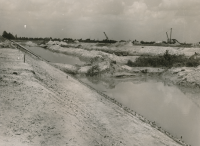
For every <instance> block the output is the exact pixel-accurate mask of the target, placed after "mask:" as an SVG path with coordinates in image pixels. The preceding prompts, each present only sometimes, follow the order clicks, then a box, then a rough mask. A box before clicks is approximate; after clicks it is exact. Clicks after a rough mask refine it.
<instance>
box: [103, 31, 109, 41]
mask: <svg viewBox="0 0 200 146" xmlns="http://www.w3.org/2000/svg"><path fill="white" fill-rule="evenodd" d="M103 33H104V35H105V36H106V40H109V39H108V36H107V35H106V33H105V32H103Z"/></svg>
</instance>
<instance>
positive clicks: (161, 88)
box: [80, 78, 200, 146]
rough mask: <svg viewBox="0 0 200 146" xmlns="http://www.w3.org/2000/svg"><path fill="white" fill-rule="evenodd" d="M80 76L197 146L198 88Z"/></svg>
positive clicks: (199, 124) (199, 142) (199, 122)
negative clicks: (185, 89) (193, 90)
mask: <svg viewBox="0 0 200 146" xmlns="http://www.w3.org/2000/svg"><path fill="white" fill-rule="evenodd" d="M80 79H81V80H82V81H83V82H85V83H87V84H89V85H90V86H92V87H93V88H95V89H97V90H100V91H102V92H103V93H105V94H107V95H108V96H110V97H112V98H115V99H116V100H117V101H118V102H120V103H122V104H123V105H125V106H126V107H129V108H130V109H132V110H134V111H135V112H137V113H139V114H141V115H143V116H144V117H146V118H147V119H149V120H151V121H155V122H156V124H157V125H158V126H161V127H162V128H163V129H165V130H166V131H168V132H170V133H171V134H172V135H173V136H176V137H179V138H180V137H181V136H182V137H183V140H184V141H185V142H186V143H188V144H191V145H192V146H200V107H199V106H198V104H195V101H193V100H192V99H197V100H199V101H200V92H199V93H183V92H182V91H181V90H180V89H179V88H178V87H176V86H174V85H167V84H165V83H163V82H161V81H155V80H148V79H147V80H145V81H143V82H135V81H134V79H133V80H131V79H130V80H127V79H125V80H124V81H123V79H122V80H121V81H120V82H118V83H117V84H106V83H105V82H102V81H98V82H95V83H94V82H93V81H92V82H91V79H90V80H89V79H87V78H80ZM199 103H200V102H199Z"/></svg>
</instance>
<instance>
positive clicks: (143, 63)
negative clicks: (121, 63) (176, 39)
mask: <svg viewBox="0 0 200 146" xmlns="http://www.w3.org/2000/svg"><path fill="white" fill-rule="evenodd" d="M199 64H200V59H193V58H187V57H186V56H185V55H171V54H169V52H168V50H167V51H166V52H165V53H164V54H163V55H162V56H140V57H139V58H137V59H136V61H135V62H132V61H130V60H129V61H128V63H127V65H128V66H131V67H183V66H186V67H196V66H198V65H199Z"/></svg>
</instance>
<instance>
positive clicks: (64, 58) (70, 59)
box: [26, 46, 84, 65]
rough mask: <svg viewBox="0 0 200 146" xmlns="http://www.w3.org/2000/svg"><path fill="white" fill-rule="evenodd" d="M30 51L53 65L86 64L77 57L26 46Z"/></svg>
mask: <svg viewBox="0 0 200 146" xmlns="http://www.w3.org/2000/svg"><path fill="white" fill-rule="evenodd" d="M26 48H27V49H28V50H30V51H31V52H33V53H35V54H37V55H39V56H41V57H42V58H44V59H45V60H48V61H50V62H53V63H67V64H71V65H75V64H78V65H81V64H84V62H83V61H81V60H80V59H79V58H78V57H75V56H70V55H65V54H61V53H55V52H52V51H49V50H47V49H44V48H41V47H28V46H26Z"/></svg>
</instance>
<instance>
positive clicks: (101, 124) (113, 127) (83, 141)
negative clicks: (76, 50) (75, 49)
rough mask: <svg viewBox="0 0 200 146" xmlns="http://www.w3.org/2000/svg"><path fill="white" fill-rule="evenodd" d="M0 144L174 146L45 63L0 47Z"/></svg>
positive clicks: (164, 136)
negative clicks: (24, 57) (24, 58)
mask: <svg viewBox="0 0 200 146" xmlns="http://www.w3.org/2000/svg"><path fill="white" fill-rule="evenodd" d="M0 145H1V146H39V145H41V146H65V145H67V146H78V145H80V146H83V145H84V146H94V145H105V146H111V145H115V146H123V145H124V146H125V145H126V146H133V145H134V146H147V145H148V146H162V145H163V146H164V145H170V146H178V145H179V144H178V143H176V142H175V141H174V140H172V139H170V138H169V137H168V136H166V135H165V134H163V133H161V132H160V131H158V130H157V129H155V128H153V127H151V126H150V125H148V124H146V123H143V122H142V121H141V120H139V119H138V118H137V117H135V116H133V115H131V114H129V113H127V112H126V111H125V110H124V109H122V108H121V107H119V106H117V105H116V104H114V103H112V102H110V101H109V100H107V99H105V98H104V97H102V96H101V95H99V94H98V93H96V92H95V91H93V90H91V89H89V88H88V87H86V86H84V85H82V84H81V83H80V82H78V81H77V80H75V79H73V78H72V77H70V76H68V75H67V74H65V73H64V72H62V71H60V70H58V69H56V68H54V67H52V66H51V65H49V64H47V63H46V62H44V61H40V60H37V59H36V58H33V57H31V56H29V55H26V63H24V62H23V53H22V52H20V51H18V50H16V49H9V48H0Z"/></svg>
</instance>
